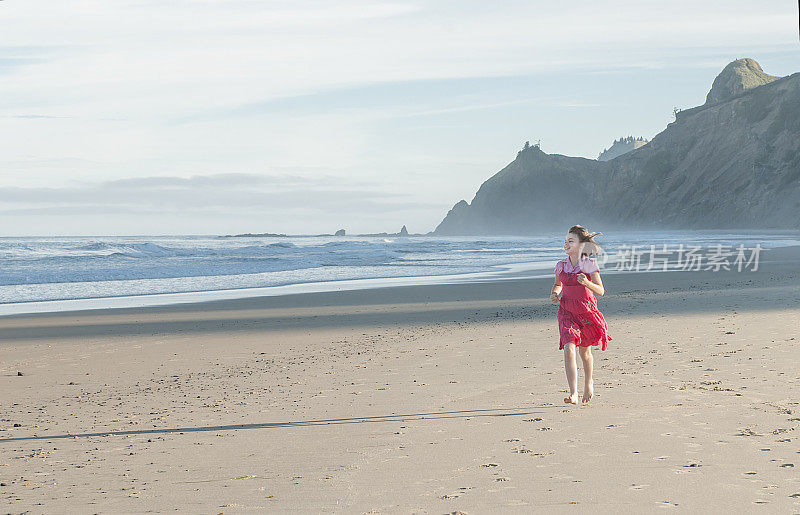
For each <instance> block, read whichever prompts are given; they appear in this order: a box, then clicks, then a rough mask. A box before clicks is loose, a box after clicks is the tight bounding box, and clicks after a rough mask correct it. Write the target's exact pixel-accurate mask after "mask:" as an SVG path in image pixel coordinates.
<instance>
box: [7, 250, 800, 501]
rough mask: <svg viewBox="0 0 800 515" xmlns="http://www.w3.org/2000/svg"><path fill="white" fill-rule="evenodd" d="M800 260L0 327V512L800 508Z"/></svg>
mask: <svg viewBox="0 0 800 515" xmlns="http://www.w3.org/2000/svg"><path fill="white" fill-rule="evenodd" d="M799 265H800V248H798V247H791V248H783V249H775V250H770V251H765V252H764V253H762V255H761V260H760V266H759V270H758V271H757V272H750V271H743V272H735V271H720V272H711V271H707V272H706V271H703V272H665V273H662V272H658V273H618V274H612V273H608V274H604V275H603V280H604V283H605V287H606V295H605V296H604V297H602V298H600V299H599V301H598V304H599V306H600V310H601V311H602V312H603V314H604V315H605V317H606V320H607V321H608V325H609V332H610V334H611V335H612V337H613V338H614V340H613V341H612V342H611V343H610V344H609V349H608V350H607V351H606V352H601V351H600V350H595V351H594V356H595V397H594V399H593V400H592V401H591V403H590V405H588V406H568V405H565V404H564V403H563V401H562V399H563V397H564V395H565V393H566V391H567V385H566V379H565V376H564V370H563V357H562V353H561V352H560V351H559V350H558V331H557V323H556V319H555V313H556V306H555V305H553V304H551V303H550V302H549V300H548V295H549V291H550V286H551V285H552V280H551V279H545V280H538V279H537V280H519V279H517V280H507V281H492V282H486V283H479V284H461V285H440V286H412V287H398V288H385V289H375V290H360V291H351V292H334V293H317V294H303V295H290V296H283V297H265V298H251V299H242V300H230V301H219V302H208V303H202V304H187V305H177V306H168V307H158V308H142V309H124V310H104V311H103V310H100V311H84V312H72V313H61V314H41V315H25V316H11V317H0V384H2V399H0V403H2V404H0V405H1V406H2V416H0V482H2V485H0V503H2V507H3V509H2V512H10V513H18V512H26V511H28V512H32V513H58V512H70V513H74V512H78V513H140V512H170V511H178V512H200V513H220V512H224V513H245V512H252V511H259V510H270V511H273V512H293V511H306V512H337V513H452V512H454V511H457V510H460V511H462V512H465V513H491V512H503V513H515V512H519V513H526V512H530V511H532V510H534V509H537V508H538V509H546V510H554V511H559V512H560V511H566V510H570V511H571V510H573V509H575V508H577V509H579V510H582V511H586V512H589V511H591V512H619V511H620V510H624V511H630V512H650V511H656V510H660V509H662V508H667V509H680V510H687V509H688V510H693V511H701V510H702V511H709V510H710V511H714V512H719V511H732V512H738V513H745V512H753V511H755V510H761V509H764V510H769V511H770V512H773V511H779V512H787V513H788V512H800V474H798V470H800V436H798V435H799V434H800V433H799V432H798V431H800V395H798V392H800V371H799V369H798V366H797V364H798V363H799V362H800V335H799V334H798V332H797V330H796V328H797V327H798V324H800V283H799V282H798V279H799V278H800V277H799V276H800V274H798V271H800V266H799ZM18 372H20V373H22V375H18ZM582 377H583V375H582V370H580V362H579V384H582ZM576 505H577V506H576Z"/></svg>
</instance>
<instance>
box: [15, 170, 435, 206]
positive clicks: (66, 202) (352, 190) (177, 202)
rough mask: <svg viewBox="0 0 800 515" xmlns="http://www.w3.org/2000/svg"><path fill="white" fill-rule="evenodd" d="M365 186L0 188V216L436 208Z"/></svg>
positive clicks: (283, 182) (125, 183)
mask: <svg viewBox="0 0 800 515" xmlns="http://www.w3.org/2000/svg"><path fill="white" fill-rule="evenodd" d="M363 186H364V184H363V183H359V182H358V181H354V182H353V183H348V182H342V181H341V180H338V179H337V180H336V181H334V178H330V180H328V181H320V180H319V179H318V178H314V179H310V178H303V177H299V176H292V175H285V174H284V175H272V176H270V175H257V174H241V173H232V174H215V175H207V176H194V177H188V178H185V177H144V178H130V179H121V180H114V181H107V182H102V183H97V184H83V185H81V186H76V187H62V188H41V187H39V188H35V187H29V188H20V187H5V188H0V214H5V215H54V214H63V215H77V214H85V215H89V214H97V213H113V214H126V213H127V214H155V213H162V214H166V213H172V214H177V213H184V214H186V213H203V214H204V215H206V216H208V215H210V214H213V213H215V212H220V211H222V210H225V211H227V212H237V213H242V212H261V211H270V212H281V213H289V212H292V211H303V212H306V213H312V212H313V213H331V212H340V213H354V212H361V213H367V212H376V211H381V212H391V211H393V210H395V211H396V210H406V209H415V208H432V207H439V206H433V205H431V204H424V203H420V202H415V201H414V200H413V199H410V198H409V196H408V195H407V194H402V193H392V192H387V191H381V190H379V189H375V188H374V186H375V185H372V186H373V188H371V189H364V188H363Z"/></svg>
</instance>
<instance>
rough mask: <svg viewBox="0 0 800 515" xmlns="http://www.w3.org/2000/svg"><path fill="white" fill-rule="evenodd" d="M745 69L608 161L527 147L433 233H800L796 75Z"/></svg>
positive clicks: (799, 89)
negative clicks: (575, 228) (584, 229)
mask: <svg viewBox="0 0 800 515" xmlns="http://www.w3.org/2000/svg"><path fill="white" fill-rule="evenodd" d="M739 61H749V62H752V63H755V61H753V60H752V59H749V60H739ZM739 61H735V62H734V63H731V65H728V66H727V67H726V68H725V70H723V72H722V73H721V74H720V77H722V76H723V75H725V76H726V77H727V78H724V79H720V77H717V79H716V80H715V81H714V86H713V87H712V92H710V93H709V97H708V98H709V99H710V100H711V101H710V102H709V101H707V102H706V104H704V105H702V106H698V107H695V108H692V109H689V110H684V111H680V112H678V113H677V115H676V120H675V121H674V122H673V123H670V124H669V125H668V126H667V127H666V129H665V130H664V131H662V132H661V133H659V134H658V135H656V136H655V137H654V138H653V140H652V141H650V142H649V143H648V144H647V145H644V146H642V147H640V148H638V149H636V150H633V151H631V152H628V153H626V154H623V155H621V156H619V157H617V158H615V159H613V160H611V161H595V160H589V159H583V158H578V157H567V156H562V155H558V154H546V153H544V152H542V151H541V150H540V149H539V148H538V147H531V148H529V149H526V150H523V151H522V152H520V153H519V155H518V156H517V158H516V159H515V160H514V161H513V162H511V163H510V164H509V165H508V166H506V167H505V168H503V169H502V170H500V171H499V172H498V173H497V174H495V175H494V176H492V177H491V178H489V179H488V180H487V181H486V182H484V183H483V185H481V187H480V189H479V190H478V192H477V193H476V195H475V197H474V198H473V200H472V202H471V203H469V204H468V203H467V202H466V201H463V200H462V201H460V202H459V203H457V204H456V205H455V206H454V207H453V209H451V210H450V212H449V213H448V214H447V216H446V217H445V218H444V220H442V222H441V223H440V224H439V226H438V227H437V228H436V230H435V231H434V234H437V235H478V234H533V233H537V232H540V231H543V230H564V229H565V227H568V226H569V225H572V224H574V223H581V224H583V225H586V226H588V227H590V228H599V229H594V230H610V229H613V228H617V229H623V228H627V229H647V228H660V229H667V228H672V229H681V228H683V229H731V228H740V229H744V228H796V227H798V225H800V73H796V74H793V75H790V76H788V77H783V78H780V79H775V80H769V81H766V82H765V80H766V79H764V77H761V76H760V75H758V73H757V72H758V71H760V70H761V68H760V67H758V63H755V67H757V70H756V68H755V67H753V66H738V65H737V66H732V65H734V64H735V63H737V62H739ZM748 73H752V75H753V76H752V77H750V76H748V75H747V74H748ZM761 73H762V74H763V72H761ZM737 74H738V75H739V80H738V82H737V80H734V79H731V77H734V76H736V75H737ZM764 75H766V74H764ZM766 77H769V76H766ZM719 84H722V86H719ZM731 84H734V86H730V85H731ZM736 84H739V85H741V86H742V87H741V89H740V88H739V86H736ZM718 86H719V87H718ZM714 88H717V92H716V93H715V94H714V95H712V94H711V93H714Z"/></svg>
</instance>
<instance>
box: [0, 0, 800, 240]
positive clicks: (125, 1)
mask: <svg viewBox="0 0 800 515" xmlns="http://www.w3.org/2000/svg"><path fill="white" fill-rule="evenodd" d="M0 24H2V25H0V26H1V27H2V31H0V99H1V100H0V141H1V142H2V143H0V149H2V151H1V152H0V221H2V232H0V235H2V236H20V235H162V234H237V233H246V232H255V233H263V232H269V233H287V234H320V233H332V232H334V231H336V230H338V229H345V230H346V231H347V232H348V233H369V232H396V231H398V230H399V229H400V227H401V226H403V225H406V226H407V227H408V230H409V231H410V232H412V233H426V232H428V231H431V230H433V229H434V228H435V227H436V225H437V224H438V223H439V222H440V221H441V220H442V218H443V217H444V216H445V215H446V214H447V211H448V210H449V209H450V208H451V207H452V206H453V205H454V204H455V203H456V202H458V201H459V200H461V199H465V200H467V201H468V202H469V201H471V200H472V198H473V196H474V194H475V192H476V191H477V189H478V188H479V187H480V185H481V183H482V182H483V181H485V180H486V179H488V178H489V177H490V176H492V175H493V174H494V173H496V172H497V171H499V170H500V169H502V168H503V167H504V166H506V165H507V164H508V163H509V162H511V161H512V160H513V159H514V157H515V156H516V153H517V151H518V150H519V149H521V148H522V146H523V144H524V143H525V141H531V142H532V143H533V142H536V141H540V142H541V148H542V150H544V151H545V152H547V153H557V154H564V155H570V156H580V157H586V158H590V159H595V158H596V157H597V155H598V154H599V153H600V152H601V151H602V150H603V149H604V148H607V147H609V146H610V145H611V143H612V142H613V141H614V139H616V138H619V137H621V136H628V135H633V136H642V137H645V138H647V139H651V138H652V137H653V136H655V135H656V134H657V133H659V132H660V131H662V130H663V129H664V128H665V126H666V124H667V123H669V122H670V121H671V119H672V111H673V108H674V107H679V108H689V107H693V106H696V105H700V104H702V103H703V102H704V101H705V95H706V93H707V92H708V90H709V89H710V87H711V83H712V82H713V80H714V77H715V76H716V75H717V74H718V73H719V72H720V71H721V70H722V68H723V67H724V66H725V65H726V64H727V63H729V62H730V61H732V60H734V59H737V58H741V57H751V58H753V59H756V60H757V61H758V62H759V63H760V64H761V66H762V68H763V69H764V71H765V72H766V73H769V74H771V75H778V76H784V75H789V74H792V73H796V72H798V71H800V42H799V41H798V13H797V4H795V3H794V2H787V1H773V0H765V1H759V2H752V1H739V0H725V1H705V2H697V1H696V0H691V1H686V0H673V1H670V2H663V1H657V2H656V1H649V0H643V1H637V2H625V1H619V0H614V1H610V0H592V1H584V0H576V1H574V2H555V1H530V0H528V1H505V2H485V1H474V0H459V1H449V0H447V1H424V2H405V1H396V2H372V1H362V0H339V1H337V2H330V1H327V2H326V1H306V0H292V1H269V0H170V1H169V2H163V1H155V0H153V1H151V0H139V1H129V0H114V1H108V0H83V1H81V0H77V1H73V2H63V1H55V0H25V1H19V0H6V1H3V2H0ZM576 200H579V199H570V198H565V205H568V204H569V202H574V201H576Z"/></svg>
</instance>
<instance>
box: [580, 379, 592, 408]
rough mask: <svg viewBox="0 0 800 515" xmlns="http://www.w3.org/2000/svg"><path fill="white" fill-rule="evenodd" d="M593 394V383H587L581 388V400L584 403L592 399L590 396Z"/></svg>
mask: <svg viewBox="0 0 800 515" xmlns="http://www.w3.org/2000/svg"><path fill="white" fill-rule="evenodd" d="M593 395H594V385H593V384H591V383H589V384H588V385H586V386H585V387H584V388H583V399H581V400H582V401H583V403H584V404H588V403H589V401H590V400H592V396H593Z"/></svg>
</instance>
